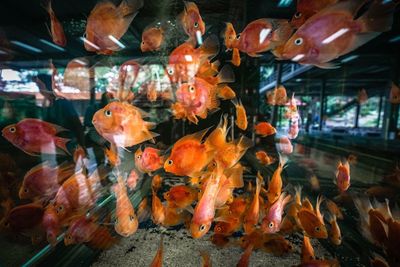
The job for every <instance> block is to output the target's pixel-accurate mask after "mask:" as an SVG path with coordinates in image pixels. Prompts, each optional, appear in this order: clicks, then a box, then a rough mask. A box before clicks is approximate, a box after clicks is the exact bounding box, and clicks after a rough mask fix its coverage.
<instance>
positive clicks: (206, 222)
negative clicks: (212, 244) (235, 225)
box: [190, 164, 223, 239]
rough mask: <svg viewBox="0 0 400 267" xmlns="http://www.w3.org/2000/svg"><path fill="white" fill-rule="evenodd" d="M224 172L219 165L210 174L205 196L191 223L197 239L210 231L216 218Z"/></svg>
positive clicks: (199, 202)
mask: <svg viewBox="0 0 400 267" xmlns="http://www.w3.org/2000/svg"><path fill="white" fill-rule="evenodd" d="M222 172H223V169H222V168H221V167H220V166H218V164H217V166H216V168H215V170H213V172H212V173H211V174H210V178H209V181H208V182H207V186H206V188H205V190H204V193H203V195H202V196H201V198H200V199H199V201H198V202H197V204H196V207H195V208H194V213H193V217H192V221H191V223H190V233H191V235H192V237H193V238H195V239H198V238H201V237H203V236H204V235H205V234H206V233H207V232H208V231H209V230H210V227H211V224H212V222H213V220H214V216H215V201H216V199H217V194H218V189H219V181H220V179H221V176H222Z"/></svg>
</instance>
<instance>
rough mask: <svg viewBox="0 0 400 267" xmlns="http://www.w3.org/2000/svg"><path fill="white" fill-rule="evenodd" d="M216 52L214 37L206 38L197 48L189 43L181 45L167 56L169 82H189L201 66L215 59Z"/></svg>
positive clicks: (217, 42) (215, 39)
mask: <svg viewBox="0 0 400 267" xmlns="http://www.w3.org/2000/svg"><path fill="white" fill-rule="evenodd" d="M218 51H219V41H218V38H217V37H216V36H215V35H212V36H210V37H208V38H207V39H206V40H205V41H204V43H203V44H202V45H201V46H200V47H199V48H195V47H194V46H193V44H190V43H183V44H181V45H180V46H178V47H177V48H175V49H174V50H173V51H172V52H171V54H170V55H169V60H168V66H167V74H168V77H169V78H170V81H171V82H172V83H177V82H190V81H191V80H192V79H193V78H194V77H195V75H196V74H197V72H198V70H199V69H200V67H201V65H202V64H204V62H206V61H207V60H209V59H211V58H213V57H215V56H216V55H217V54H218Z"/></svg>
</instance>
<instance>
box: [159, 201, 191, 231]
mask: <svg viewBox="0 0 400 267" xmlns="http://www.w3.org/2000/svg"><path fill="white" fill-rule="evenodd" d="M190 219H191V216H190V213H189V212H187V211H186V210H181V209H177V208H174V207H168V206H167V207H165V217H164V220H163V222H162V226H164V227H172V226H177V225H180V224H182V223H184V224H185V226H187V225H189V223H190Z"/></svg>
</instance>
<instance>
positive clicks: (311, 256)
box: [301, 235, 315, 263]
mask: <svg viewBox="0 0 400 267" xmlns="http://www.w3.org/2000/svg"><path fill="white" fill-rule="evenodd" d="M310 260H315V253H314V248H313V246H312V244H311V242H310V238H309V237H308V236H307V235H303V246H302V247H301V262H302V263H306V262H308V261H310Z"/></svg>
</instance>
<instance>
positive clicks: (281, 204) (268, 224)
mask: <svg viewBox="0 0 400 267" xmlns="http://www.w3.org/2000/svg"><path fill="white" fill-rule="evenodd" d="M290 199H291V196H290V195H286V193H282V194H281V195H280V197H279V199H278V200H277V201H276V202H275V203H274V204H272V206H271V207H270V208H269V209H268V212H267V214H266V215H265V217H264V219H263V220H262V224H261V229H262V230H263V231H264V232H265V233H269V234H272V233H276V232H279V230H280V228H281V223H282V215H283V210H284V209H285V206H286V204H287V203H289V201H290Z"/></svg>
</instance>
